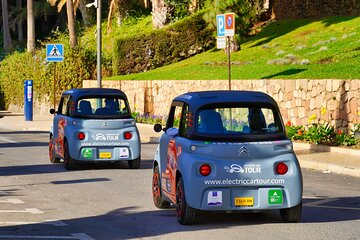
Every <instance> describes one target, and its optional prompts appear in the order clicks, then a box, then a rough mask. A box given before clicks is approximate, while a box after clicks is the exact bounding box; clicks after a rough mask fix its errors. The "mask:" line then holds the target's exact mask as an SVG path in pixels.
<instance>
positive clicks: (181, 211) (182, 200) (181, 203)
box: [176, 177, 196, 225]
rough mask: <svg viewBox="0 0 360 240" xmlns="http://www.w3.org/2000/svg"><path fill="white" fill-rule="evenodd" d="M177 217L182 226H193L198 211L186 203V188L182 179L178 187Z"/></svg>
mask: <svg viewBox="0 0 360 240" xmlns="http://www.w3.org/2000/svg"><path fill="white" fill-rule="evenodd" d="M176 216H177V219H178V221H179V223H180V224H183V225H189V224H193V223H194V222H195V220H196V209H194V208H192V207H190V206H189V205H188V204H187V202H186V196H185V188H184V182H183V179H182V177H180V179H179V182H178V184H177V187H176Z"/></svg>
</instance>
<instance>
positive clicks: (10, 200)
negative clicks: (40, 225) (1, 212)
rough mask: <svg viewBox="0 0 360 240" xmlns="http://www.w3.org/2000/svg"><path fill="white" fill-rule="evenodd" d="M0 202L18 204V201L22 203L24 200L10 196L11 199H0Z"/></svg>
mask: <svg viewBox="0 0 360 240" xmlns="http://www.w3.org/2000/svg"><path fill="white" fill-rule="evenodd" d="M0 203H12V204H20V203H24V202H23V201H21V200H20V199H15V198H11V199H7V200H0Z"/></svg>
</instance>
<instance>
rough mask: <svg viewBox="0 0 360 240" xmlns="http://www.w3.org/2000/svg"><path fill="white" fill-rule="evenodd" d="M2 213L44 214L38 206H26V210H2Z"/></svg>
mask: <svg viewBox="0 0 360 240" xmlns="http://www.w3.org/2000/svg"><path fill="white" fill-rule="evenodd" d="M0 213H31V214H43V213H44V212H42V211H40V210H39V209H37V208H25V210H0Z"/></svg>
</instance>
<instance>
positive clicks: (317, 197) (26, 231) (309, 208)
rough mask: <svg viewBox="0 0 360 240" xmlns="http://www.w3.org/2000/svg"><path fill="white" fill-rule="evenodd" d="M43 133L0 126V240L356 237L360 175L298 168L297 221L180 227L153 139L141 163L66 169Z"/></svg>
mask: <svg viewBox="0 0 360 240" xmlns="http://www.w3.org/2000/svg"><path fill="white" fill-rule="evenodd" d="M47 141H48V134H47V133H46V132H10V131H6V130H1V129H0V239H19V240H21V239H80V240H90V239H99V240H101V239H104V240H112V239H137V238H139V239H207V240H209V239H216V240H218V239H222V240H224V239H266V240H268V239H274V240H279V239H352V240H355V239H359V238H360V237H359V236H360V178H354V177H349V176H345V175H338V174H330V173H323V172H318V171H312V170H307V169H303V176H304V200H303V201H304V208H303V215H302V220H301V223H295V224H290V223H283V222H282V221H281V220H280V216H279V214H278V212H261V213H241V214H238V213H237V214H235V213H232V214H226V213H216V214H209V213H204V214H202V215H201V217H200V219H199V221H198V222H197V224H195V225H192V226H182V225H179V224H178V222H177V220H176V217H175V211H174V208H171V209H169V210H159V209H156V208H155V207H154V205H153V202H152V194H151V177H152V172H151V164H152V157H153V154H154V150H155V147H156V146H155V145H154V144H143V145H142V158H143V161H142V165H141V169H138V170H130V169H128V168H127V164H126V163H124V164H123V167H120V168H113V166H111V165H101V166H98V165H87V166H85V167H84V169H82V170H79V171H66V170H65V169H64V167H63V165H62V163H60V164H51V163H50V162H49V160H48V146H47Z"/></svg>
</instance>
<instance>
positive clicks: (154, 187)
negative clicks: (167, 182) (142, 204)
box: [152, 166, 170, 209]
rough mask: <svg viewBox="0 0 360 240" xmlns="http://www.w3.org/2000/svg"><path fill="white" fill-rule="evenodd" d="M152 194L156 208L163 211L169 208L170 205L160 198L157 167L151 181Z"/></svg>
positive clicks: (159, 180) (159, 181) (159, 179)
mask: <svg viewBox="0 0 360 240" xmlns="http://www.w3.org/2000/svg"><path fill="white" fill-rule="evenodd" d="M152 193H153V200H154V204H155V206H156V207H157V208H160V209H165V208H169V207H170V203H169V202H168V201H165V200H164V199H163V198H162V194H161V178H160V171H159V166H156V167H155V168H154V172H153V179H152Z"/></svg>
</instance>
